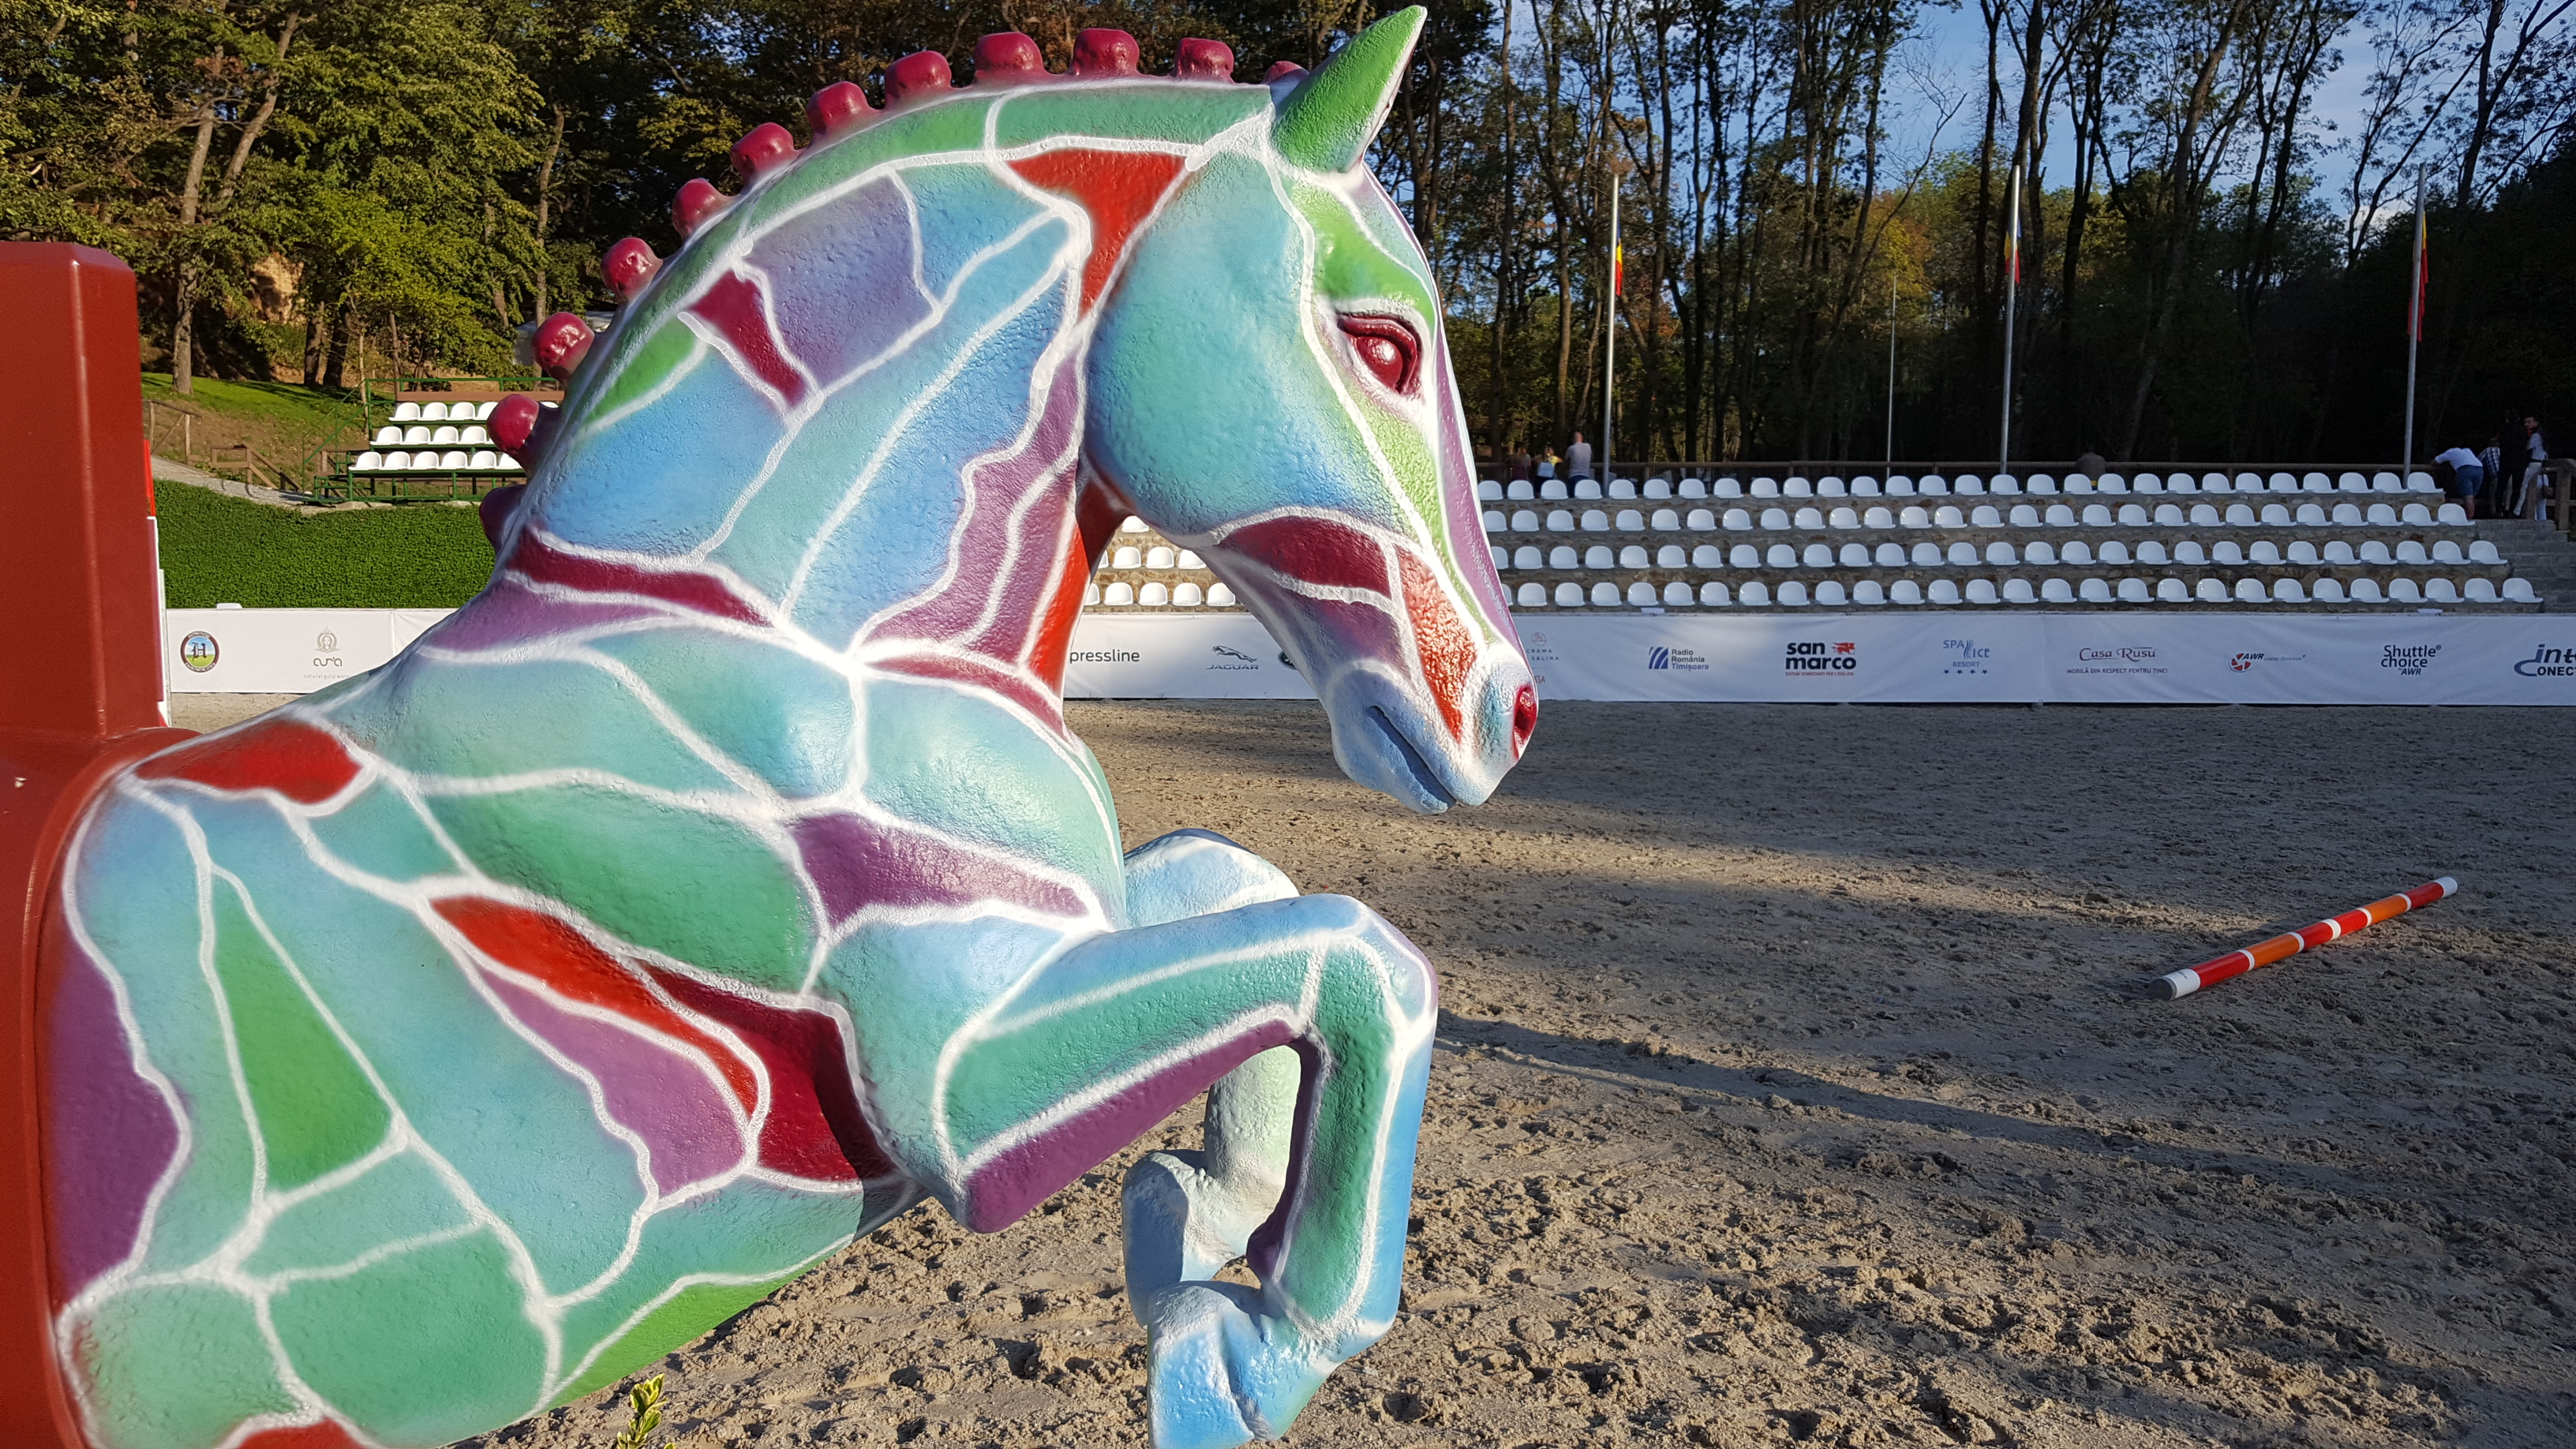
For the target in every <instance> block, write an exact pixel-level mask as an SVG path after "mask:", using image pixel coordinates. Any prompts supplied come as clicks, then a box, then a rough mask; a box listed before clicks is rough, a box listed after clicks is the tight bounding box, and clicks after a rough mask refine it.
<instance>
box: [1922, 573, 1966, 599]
mask: <svg viewBox="0 0 2576 1449" xmlns="http://www.w3.org/2000/svg"><path fill="white" fill-rule="evenodd" d="M1923 597H1924V599H1925V601H1926V602H1928V603H1934V604H1955V603H1957V602H1959V586H1958V585H1957V584H1956V583H1954V582H1952V581H1951V580H1949V579H1934V580H1933V581H1932V587H1931V588H1929V589H1927V590H1925V591H1924V594H1923Z"/></svg>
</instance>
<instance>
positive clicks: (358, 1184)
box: [242, 1152, 471, 1277]
mask: <svg viewBox="0 0 2576 1449" xmlns="http://www.w3.org/2000/svg"><path fill="white" fill-rule="evenodd" d="M469 1221H471V1219H469V1218H468V1217H467V1216H466V1213H465V1209H464V1207H463V1206H462V1205H460V1204H459V1203H458V1202H457V1201H456V1198H455V1196H454V1195H453V1194H451V1193H450V1192H449V1191H448V1189H447V1184H446V1183H445V1182H444V1181H442V1180H440V1178H439V1176H438V1174H437V1173H436V1172H435V1171H434V1170H432V1169H431V1167H430V1165H429V1164H428V1163H427V1162H425V1161H423V1160H422V1159H421V1158H420V1157H419V1156H418V1155H416V1154H414V1153H408V1152H406V1153H404V1154H403V1155H401V1156H399V1157H395V1158H391V1159H389V1160H387V1161H385V1162H383V1163H380V1164H378V1165H377V1166H375V1167H373V1168H370V1169H368V1170H367V1171H366V1172H364V1173H362V1174H360V1175H359V1176H358V1177H357V1178H356V1179H355V1180H353V1181H351V1182H349V1183H346V1184H344V1185H342V1186H340V1187H337V1188H334V1189H332V1190H331V1191H329V1192H326V1193H323V1194H321V1195H319V1196H317V1197H311V1198H307V1199H305V1200H304V1201H303V1202H300V1203H297V1204H296V1205H295V1206H293V1207H291V1208H288V1209H287V1210H286V1211H285V1212H283V1213H280V1214H278V1216H277V1218H276V1220H275V1221H273V1222H271V1223H270V1224H269V1225H268V1232H267V1234H266V1236H264V1237H263V1238H262V1239H261V1240H260V1245H259V1247H258V1249H257V1250H255V1251H254V1252H253V1253H252V1254H251V1255H250V1259H249V1261H248V1262H246V1263H244V1264H243V1265H242V1267H243V1269H244V1270H245V1271H247V1272H250V1273H252V1274H255V1275H258V1276H262V1277H265V1276H267V1275H269V1274H272V1273H284V1272H288V1271H290V1270H296V1269H302V1270H306V1271H310V1270H314V1269H327V1268H336V1267H339V1266H341V1265H343V1264H347V1263H351V1262H355V1261H356V1260H357V1259H358V1258H360V1257H362V1256H363V1255H365V1254H367V1253H369V1252H372V1251H374V1250H376V1249H378V1248H380V1247H382V1246H384V1245H385V1244H387V1243H397V1242H401V1241H403V1240H405V1239H407V1238H417V1237H421V1236H423V1235H425V1234H430V1233H443V1232H448V1231H451V1230H454V1229H457V1228H461V1227H463V1226H465V1225H466V1223H468V1222H469Z"/></svg>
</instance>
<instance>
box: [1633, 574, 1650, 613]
mask: <svg viewBox="0 0 2576 1449" xmlns="http://www.w3.org/2000/svg"><path fill="white" fill-rule="evenodd" d="M1628 602H1629V603H1631V604H1633V605H1635V606H1637V607H1639V608H1644V607H1646V606H1648V605H1650V604H1653V603H1654V602H1655V586H1654V585H1653V584H1650V583H1646V582H1644V581H1643V580H1640V581H1638V582H1636V583H1633V584H1630V585H1629V586H1628Z"/></svg>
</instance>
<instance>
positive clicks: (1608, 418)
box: [1601, 160, 1627, 492]
mask: <svg viewBox="0 0 2576 1449" xmlns="http://www.w3.org/2000/svg"><path fill="white" fill-rule="evenodd" d="M1626 169H1627V168H1626V167H1625V166H1624V165H1622V164H1621V163H1620V162H1619V161H1616V160H1614V161H1612V162H1611V163H1610V300H1609V303H1608V306H1609V309H1610V310H1609V315H1608V318H1607V325H1605V326H1604V327H1603V328H1602V329H1601V333H1602V337H1601V341H1602V350H1601V484H1602V491H1604V492H1607V491H1609V484H1610V425H1611V423H1612V422H1613V420H1615V419H1616V418H1617V417H1618V413H1619V280H1620V279H1619V270H1620V268H1619V264H1620V261H1621V258H1620V256H1619V177H1620V174H1621V173H1622V172H1624V171H1625V170H1626Z"/></svg>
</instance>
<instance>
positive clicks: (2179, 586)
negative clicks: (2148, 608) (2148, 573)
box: [2156, 579, 2191, 604]
mask: <svg viewBox="0 0 2576 1449" xmlns="http://www.w3.org/2000/svg"><path fill="white" fill-rule="evenodd" d="M2156 602H2158V603H2162V604H2187V603H2190V602H2191V586H2190V585H2189V584H2186V583H2184V582H2183V581H2182V580H2180V579H2158V580H2157V581H2156Z"/></svg>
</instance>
